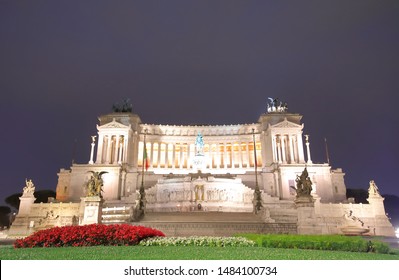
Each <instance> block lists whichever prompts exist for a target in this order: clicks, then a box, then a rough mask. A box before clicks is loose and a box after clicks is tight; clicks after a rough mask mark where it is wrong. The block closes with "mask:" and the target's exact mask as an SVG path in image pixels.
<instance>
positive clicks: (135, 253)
mask: <svg viewBox="0 0 399 280" xmlns="http://www.w3.org/2000/svg"><path fill="white" fill-rule="evenodd" d="M0 259H1V260H399V252H396V254H376V253H353V252H342V251H321V250H303V249H277V248H262V247H197V246H186V247H183V246H177V247H158V246H154V247H144V246H119V247H117V246H94V247H63V248H22V249H21V248H20V249H14V248H13V247H12V246H0Z"/></svg>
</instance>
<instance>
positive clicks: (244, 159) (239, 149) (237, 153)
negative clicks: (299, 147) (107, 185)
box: [138, 142, 262, 169]
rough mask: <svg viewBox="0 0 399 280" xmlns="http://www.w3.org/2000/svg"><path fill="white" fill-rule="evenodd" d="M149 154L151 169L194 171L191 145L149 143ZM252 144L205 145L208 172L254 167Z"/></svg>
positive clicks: (258, 144)
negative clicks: (192, 169) (191, 169)
mask: <svg viewBox="0 0 399 280" xmlns="http://www.w3.org/2000/svg"><path fill="white" fill-rule="evenodd" d="M143 146H144V144H143V142H140V143H139V152H138V165H139V166H142V159H143ZM146 149H147V150H146V151H147V156H148V160H149V167H150V168H174V169H176V168H178V169H179V168H180V169H183V168H191V167H192V159H193V158H194V156H195V145H194V144H191V143H164V142H147V143H146ZM253 149H254V145H253V142H224V143H219V142H216V143H209V144H205V145H204V149H203V151H204V156H205V159H206V168H208V169H223V168H250V167H254V162H255V161H254V151H253ZM256 150H257V162H258V166H259V167H261V166H262V159H261V144H260V142H257V143H256Z"/></svg>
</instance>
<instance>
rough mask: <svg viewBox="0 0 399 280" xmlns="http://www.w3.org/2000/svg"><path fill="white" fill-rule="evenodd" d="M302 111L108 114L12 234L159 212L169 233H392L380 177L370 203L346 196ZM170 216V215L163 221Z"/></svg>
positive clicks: (28, 200)
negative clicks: (319, 159) (301, 185)
mask: <svg viewBox="0 0 399 280" xmlns="http://www.w3.org/2000/svg"><path fill="white" fill-rule="evenodd" d="M301 118H302V116H301V115H299V114H293V113H289V112H287V106H286V104H285V105H282V103H279V102H278V101H277V100H272V102H271V104H269V105H268V107H267V110H266V113H264V114H262V115H261V116H260V117H259V119H258V122H256V123H252V124H236V125H197V126H196V125H161V124H144V123H142V121H141V119H140V117H139V116H138V115H136V114H133V113H131V112H114V113H110V114H107V115H103V116H100V117H99V124H98V125H97V130H98V134H97V135H96V136H92V143H91V149H90V156H89V160H88V163H85V164H73V165H72V166H71V168H70V169H69V170H66V169H61V170H60V172H59V173H58V184H57V189H56V193H57V197H56V201H53V202H51V203H44V204H33V202H34V200H35V198H34V197H33V194H30V195H24V196H23V197H21V206H20V212H19V214H18V215H17V217H16V220H15V222H14V224H13V226H12V228H11V231H10V232H11V233H12V234H14V235H27V234H29V233H30V232H32V231H35V230H39V229H41V228H45V227H51V226H61V225H68V224H87V223H96V222H101V223H132V222H135V223H139V222H144V223H145V221H146V219H147V222H148V220H150V218H151V217H153V219H155V220H156V221H157V223H156V224H151V223H149V224H148V223H147V224H145V225H148V226H151V227H156V228H158V229H160V230H163V231H164V232H165V233H167V234H168V235H193V234H194V235H198V234H204V235H231V234H234V233H237V232H263V233H298V234H337V233H345V234H346V233H348V234H354V233H356V234H361V233H369V234H370V233H371V234H376V235H386V236H393V235H394V230H393V227H392V225H391V224H390V222H389V219H388V218H387V216H386V213H385V208H384V204H383V200H384V198H383V197H382V196H381V195H380V194H379V192H378V188H377V187H376V185H375V183H374V181H370V188H369V198H368V201H369V204H356V203H354V201H353V200H350V199H347V198H346V186H345V183H344V173H343V172H342V170H341V169H340V168H338V169H332V168H331V166H330V165H329V164H327V163H322V164H318V163H317V164H316V163H314V162H313V161H312V159H311V151H310V143H309V136H308V135H303V128H304V125H303V124H302V123H301ZM144 146H145V149H144ZM305 170H306V174H307V175H306V177H307V180H308V179H310V181H311V188H310V190H309V193H308V198H307V200H305V201H303V200H301V199H302V197H299V193H297V191H296V189H295V187H297V188H298V180H299V178H300V177H302V174H303V172H305ZM96 172H97V174H103V175H102V178H101V181H102V182H103V186H102V190H103V192H102V197H99V196H97V197H93V196H90V194H89V193H88V192H87V185H88V182H89V181H90V180H91V179H92V175H93V174H94V173H96ZM143 175H144V177H143ZM259 204H260V205H261V207H260V208H259V209H258V207H257V205H259ZM143 211H144V212H143ZM232 212H234V215H232V214H231V213H232ZM143 213H145V216H144V220H142V218H143V216H142V214H143ZM165 215H171V216H169V219H171V220H169V221H165V220H163V219H167V218H166V216H165ZM182 215H183V216H182ZM201 215H202V216H201ZM154 217H155V218H154ZM211 217H213V218H212V219H213V220H214V222H213V223H212V222H210V220H212V219H211ZM216 218H218V219H219V220H216ZM355 218H356V219H355ZM173 219H174V220H175V221H176V220H177V221H178V223H173V222H171V221H172V220H173ZM201 219H202V222H201ZM162 221H164V223H163V224H162V223H161V224H160V222H162ZM179 221H180V222H179ZM182 221H186V222H182ZM232 221H234V223H232ZM356 221H357V222H358V224H355V225H354V224H351V223H354V222H356Z"/></svg>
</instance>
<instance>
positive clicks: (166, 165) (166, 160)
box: [165, 143, 169, 168]
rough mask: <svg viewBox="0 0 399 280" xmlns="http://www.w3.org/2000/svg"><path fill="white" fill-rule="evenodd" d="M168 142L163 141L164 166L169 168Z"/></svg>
mask: <svg viewBox="0 0 399 280" xmlns="http://www.w3.org/2000/svg"><path fill="white" fill-rule="evenodd" d="M168 161H169V144H168V143H165V168H169V162H168Z"/></svg>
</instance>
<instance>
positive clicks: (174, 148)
mask: <svg viewBox="0 0 399 280" xmlns="http://www.w3.org/2000/svg"><path fill="white" fill-rule="evenodd" d="M172 145H173V146H172V148H173V149H172V168H175V167H176V143H173V144H172Z"/></svg>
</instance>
